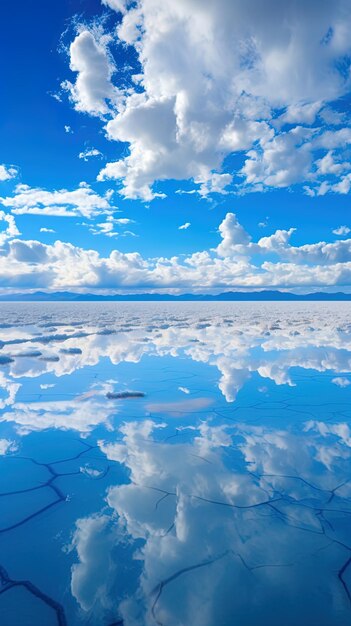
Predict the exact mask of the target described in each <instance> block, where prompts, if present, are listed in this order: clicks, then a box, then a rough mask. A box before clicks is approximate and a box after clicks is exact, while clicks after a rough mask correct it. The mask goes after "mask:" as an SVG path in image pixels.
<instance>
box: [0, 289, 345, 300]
mask: <svg viewBox="0 0 351 626" xmlns="http://www.w3.org/2000/svg"><path fill="white" fill-rule="evenodd" d="M313 300H319V301H327V302H330V301H343V300H344V301H351V293H343V292H338V293H325V292H323V291H320V292H316V293H307V294H297V293H291V292H285V291H226V292H224V293H219V294H216V295H213V294H192V293H185V294H181V295H178V296H175V295H173V294H168V293H165V294H159V293H129V294H112V295H99V294H95V293H85V294H82V293H72V292H70V291H55V292H52V293H45V292H44V291H36V292H35V293H14V294H3V295H0V301H3V302H21V301H22V302H59V301H67V302H94V301H96V302H98V301H100V302H127V301H129V302H130V301H132V302H136V301H140V302H165V301H186V302H190V301H196V302H201V301H212V302H215V301H219V302H242V301H249V302H252V301H260V302H264V301H278V302H280V301H313Z"/></svg>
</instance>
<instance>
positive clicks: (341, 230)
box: [333, 226, 351, 236]
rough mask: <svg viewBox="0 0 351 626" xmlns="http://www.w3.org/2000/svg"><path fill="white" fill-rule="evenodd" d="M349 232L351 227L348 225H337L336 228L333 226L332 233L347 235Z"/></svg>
mask: <svg viewBox="0 0 351 626" xmlns="http://www.w3.org/2000/svg"><path fill="white" fill-rule="evenodd" d="M350 232H351V229H350V228H349V227H348V226H339V227H338V228H334V230H333V233H334V235H339V236H340V235H348V234H349V233H350Z"/></svg>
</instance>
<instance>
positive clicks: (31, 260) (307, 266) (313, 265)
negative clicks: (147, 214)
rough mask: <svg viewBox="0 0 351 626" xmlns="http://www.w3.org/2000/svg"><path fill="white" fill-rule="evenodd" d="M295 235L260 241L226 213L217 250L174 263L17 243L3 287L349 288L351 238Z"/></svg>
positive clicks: (3, 270)
mask: <svg viewBox="0 0 351 626" xmlns="http://www.w3.org/2000/svg"><path fill="white" fill-rule="evenodd" d="M126 219H128V218H120V219H119V220H118V219H116V218H113V216H112V215H109V216H108V217H107V219H106V221H105V222H102V223H101V225H99V224H96V223H95V224H94V225H93V226H92V229H93V232H96V233H98V232H100V233H101V232H102V233H104V234H107V235H108V236H113V235H112V233H116V232H117V231H115V229H114V226H115V225H116V224H117V225H119V226H122V228H123V226H125V223H124V224H123V223H122V224H121V223H120V220H123V222H125V220H126ZM294 231H295V229H294V228H290V229H288V230H277V231H275V232H274V233H273V234H271V235H269V236H267V237H262V238H261V239H259V240H258V241H257V242H254V241H252V238H251V236H250V235H249V234H248V233H247V232H246V230H245V229H244V228H243V226H242V225H241V224H240V223H239V221H238V219H237V217H236V216H235V215H234V214H233V213H228V214H227V215H226V217H225V218H224V220H223V221H222V223H221V224H220V225H219V234H220V236H221V242H220V243H219V245H218V246H217V248H213V249H211V250H202V251H198V252H193V253H192V254H190V255H189V256H173V257H170V258H164V257H156V258H144V257H143V256H141V254H139V253H138V252H131V253H122V252H120V251H119V250H116V249H115V250H113V251H112V252H111V253H110V255H109V256H106V257H103V256H101V255H100V254H99V253H98V252H97V251H96V250H86V249H83V248H79V247H77V246H74V245H72V244H70V243H64V242H62V241H59V240H58V241H56V242H55V243H54V244H52V245H46V244H43V243H40V242H39V241H31V240H29V241H24V240H20V239H12V240H10V241H8V242H7V245H6V251H4V254H3V255H2V256H0V287H9V286H16V287H22V288H35V287H41V288H49V289H76V288H86V289H94V288H106V289H117V288H128V289H131V288H136V287H140V288H144V289H146V290H147V289H153V288H167V289H170V288H179V289H183V288H194V289H202V288H214V287H218V288H233V289H235V288H239V287H247V288H263V287H270V286H271V287H294V286H324V287H325V286H328V285H329V286H332V285H345V284H350V279H351V239H342V240H338V241H335V242H333V243H327V242H323V241H322V242H317V243H312V244H305V245H303V246H294V245H292V244H291V243H290V238H291V236H292V235H293V233H294ZM118 232H119V231H118ZM110 233H111V234H110ZM119 234H120V236H122V235H127V234H130V231H123V230H122V232H121V233H119ZM273 255H274V256H275V257H276V259H275V260H274V261H273V260H271V259H272V256H273ZM267 257H268V258H269V260H267ZM273 258H274V257H273Z"/></svg>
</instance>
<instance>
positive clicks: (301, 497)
mask: <svg viewBox="0 0 351 626" xmlns="http://www.w3.org/2000/svg"><path fill="white" fill-rule="evenodd" d="M350 312H351V306H350V305H349V304H347V303H345V304H340V303H335V304H324V303H309V304H305V303H304V304H301V303H294V304H291V303H279V304H274V303H267V304H264V303H263V304H262V303H250V304H249V303H232V304H230V303H225V304H223V303H217V304H216V303H196V304H194V303H169V304H167V303H162V304H161V303H152V304H146V303H133V304H128V303H123V304H120V303H118V304H117V303H111V304H106V303H103V304H101V303H100V304H99V303H89V304H85V303H84V304H73V303H55V304H54V303H48V304H43V303H40V304H39V303H37V304H18V303H16V304H2V305H1V316H0V317H1V323H0V348H1V349H0V410H1V411H0V467H1V472H0V506H1V512H0V555H1V556H0V583H1V586H0V623H1V625H2V626H56V625H60V626H65V625H68V626H82V625H88V624H89V625H91V626H113V625H115V626H116V625H117V624H120V625H121V624H124V625H125V626H145V625H146V626H153V625H156V624H158V625H164V626H235V625H238V626H266V625H268V624H269V625H270V626H282V625H284V626H297V624H299V625H300V626H334V625H335V626H344V625H345V626H346V624H349V623H350V618H351V471H350V453H351V430H350V418H351V404H350V399H351V318H350Z"/></svg>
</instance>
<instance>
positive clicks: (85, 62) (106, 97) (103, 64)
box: [62, 29, 117, 116]
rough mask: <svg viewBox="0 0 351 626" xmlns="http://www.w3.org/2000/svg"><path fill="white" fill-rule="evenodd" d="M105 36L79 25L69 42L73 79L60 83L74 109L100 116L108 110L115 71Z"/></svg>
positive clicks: (112, 93) (107, 39)
mask: <svg viewBox="0 0 351 626" xmlns="http://www.w3.org/2000/svg"><path fill="white" fill-rule="evenodd" d="M109 42H110V38H109V37H108V36H99V33H94V32H92V31H90V30H86V29H82V30H81V32H79V33H78V35H77V36H76V37H75V39H74V41H73V42H72V43H71V45H70V49H69V55H70V69H71V70H72V71H73V72H76V73H77V78H76V81H75V82H74V83H72V82H70V81H68V80H67V81H65V82H64V83H62V87H63V88H64V89H65V90H67V91H68V92H69V94H70V98H71V100H72V102H73V103H74V107H75V109H76V110H77V111H81V112H83V113H89V114H90V115H95V116H101V115H104V114H106V113H107V112H108V111H109V102H113V101H114V100H115V98H116V94H117V90H116V88H115V87H113V85H112V83H111V77H112V75H113V73H114V71H115V67H114V64H113V62H112V59H111V56H110V54H109V52H108V44H109Z"/></svg>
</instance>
